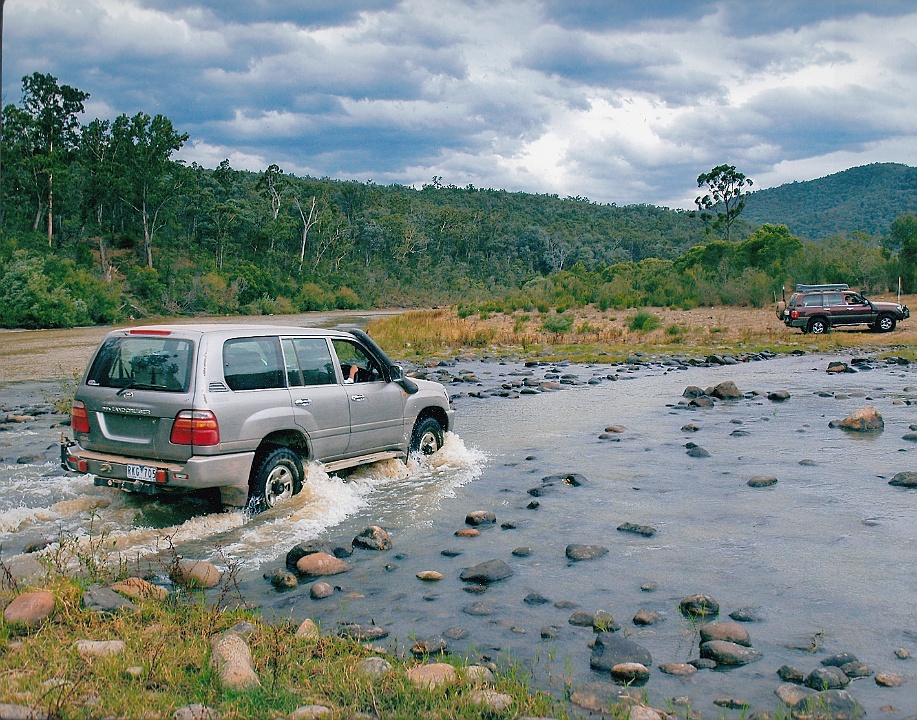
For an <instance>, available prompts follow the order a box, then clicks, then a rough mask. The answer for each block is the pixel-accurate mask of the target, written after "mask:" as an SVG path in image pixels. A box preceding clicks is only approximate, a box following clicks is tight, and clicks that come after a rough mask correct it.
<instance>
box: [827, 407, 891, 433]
mask: <svg viewBox="0 0 917 720" xmlns="http://www.w3.org/2000/svg"><path fill="white" fill-rule="evenodd" d="M837 427H839V428H840V429H841V430H846V431H847V432H878V431H880V430H882V429H884V428H885V421H884V420H883V419H882V416H881V415H880V414H879V411H878V410H876V408H875V407H873V406H871V405H870V406H869V407H864V408H860V409H859V410H857V411H855V412H853V413H851V414H850V415H848V416H847V417H846V418H844V419H843V420H841V421H840V422H839V423H838V424H837Z"/></svg>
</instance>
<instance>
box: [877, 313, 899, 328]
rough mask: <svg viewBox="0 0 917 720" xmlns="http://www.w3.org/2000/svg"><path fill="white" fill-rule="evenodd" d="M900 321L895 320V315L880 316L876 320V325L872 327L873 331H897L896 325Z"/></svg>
mask: <svg viewBox="0 0 917 720" xmlns="http://www.w3.org/2000/svg"><path fill="white" fill-rule="evenodd" d="M897 322H898V321H897V320H895V316H894V315H887V314H883V315H879V317H877V318H876V322H875V324H874V325H873V326H872V329H873V330H875V331H876V332H891V331H892V330H894V329H895V325H896V323H897Z"/></svg>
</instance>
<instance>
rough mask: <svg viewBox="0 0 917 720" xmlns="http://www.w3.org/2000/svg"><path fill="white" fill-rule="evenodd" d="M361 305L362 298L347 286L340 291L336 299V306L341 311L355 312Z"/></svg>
mask: <svg viewBox="0 0 917 720" xmlns="http://www.w3.org/2000/svg"><path fill="white" fill-rule="evenodd" d="M361 304H362V303H361V302H360V296H359V295H357V294H356V292H354V291H353V290H351V289H350V288H349V287H347V286H346V285H345V286H344V287H342V288H341V289H340V290H338V292H337V295H336V296H335V298H334V306H335V307H336V308H338V309H340V310H353V309H354V308H358V307H360V305H361Z"/></svg>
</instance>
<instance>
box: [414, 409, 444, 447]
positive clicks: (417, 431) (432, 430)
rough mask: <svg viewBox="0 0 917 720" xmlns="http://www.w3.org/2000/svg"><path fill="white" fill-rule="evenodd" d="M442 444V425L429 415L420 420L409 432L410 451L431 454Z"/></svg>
mask: <svg viewBox="0 0 917 720" xmlns="http://www.w3.org/2000/svg"><path fill="white" fill-rule="evenodd" d="M442 446H443V427H442V425H440V424H439V422H437V421H436V420H434V419H433V418H431V417H428V418H424V419H423V420H420V421H419V422H418V423H417V424H416V425H415V426H414V431H413V432H412V433H411V452H419V453H422V454H424V455H432V454H433V453H435V452H436V451H437V450H439V449H440V448H441V447H442Z"/></svg>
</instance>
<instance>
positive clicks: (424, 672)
mask: <svg viewBox="0 0 917 720" xmlns="http://www.w3.org/2000/svg"><path fill="white" fill-rule="evenodd" d="M406 676H407V679H408V681H410V682H411V683H413V684H414V685H418V686H421V687H428V688H434V687H438V686H440V685H445V684H447V683H453V682H455V681H456V680H457V679H458V675H457V674H456V672H455V668H454V667H452V666H451V665H449V664H448V663H431V664H430V665H421V666H419V667H415V668H411V669H410V670H408V671H407V673H406Z"/></svg>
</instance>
